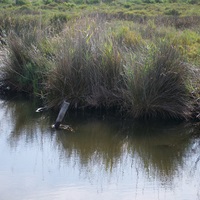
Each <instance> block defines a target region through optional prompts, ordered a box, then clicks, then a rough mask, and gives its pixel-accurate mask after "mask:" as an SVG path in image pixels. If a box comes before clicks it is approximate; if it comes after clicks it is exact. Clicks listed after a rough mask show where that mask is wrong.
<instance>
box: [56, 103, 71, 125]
mask: <svg viewBox="0 0 200 200" xmlns="http://www.w3.org/2000/svg"><path fill="white" fill-rule="evenodd" d="M68 107H69V103H68V102H66V101H63V103H62V105H61V109H60V112H59V114H58V117H57V119H56V123H55V125H54V127H55V129H58V128H59V126H60V124H61V122H62V120H63V118H64V116H65V113H66V112H67V109H68Z"/></svg>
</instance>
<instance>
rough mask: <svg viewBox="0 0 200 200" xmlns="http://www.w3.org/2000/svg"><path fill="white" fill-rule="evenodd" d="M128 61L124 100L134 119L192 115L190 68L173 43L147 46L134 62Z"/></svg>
mask: <svg viewBox="0 0 200 200" xmlns="http://www.w3.org/2000/svg"><path fill="white" fill-rule="evenodd" d="M141 58H142V59H141ZM128 64H129V66H128V65H127V69H128V70H127V73H126V76H127V78H126V83H127V88H126V90H125V96H126V98H125V101H124V102H125V103H126V105H125V107H126V108H129V112H131V113H132V115H133V116H134V117H135V118H145V119H149V118H158V117H159V118H173V119H188V118H190V116H191V104H190V92H189V90H188V87H187V80H188V71H189V70H188V68H187V65H186V63H184V60H183V59H182V57H181V56H180V54H179V53H178V52H177V50H176V49H175V48H174V47H173V46H169V44H161V45H159V46H157V48H156V49H154V48H153V50H152V49H148V52H146V56H145V57H140V59H139V61H137V62H135V65H133V66H132V65H131V63H128Z"/></svg>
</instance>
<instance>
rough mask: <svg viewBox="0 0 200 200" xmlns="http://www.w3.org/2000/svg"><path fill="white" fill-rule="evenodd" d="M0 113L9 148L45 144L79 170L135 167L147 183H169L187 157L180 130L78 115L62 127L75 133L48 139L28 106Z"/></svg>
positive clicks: (186, 130)
mask: <svg viewBox="0 0 200 200" xmlns="http://www.w3.org/2000/svg"><path fill="white" fill-rule="evenodd" d="M3 109H5V111H6V113H7V114H6V116H7V118H8V121H9V123H11V126H12V130H13V131H12V132H11V133H10V135H9V136H8V141H9V143H10V145H11V147H16V146H17V145H18V142H20V141H21V142H23V141H24V142H25V143H26V144H34V143H35V142H36V144H37V145H43V143H45V141H46V140H48V141H51V142H52V143H53V144H51V145H53V146H54V148H53V149H52V151H56V150H58V154H59V155H58V156H60V158H62V159H64V160H63V161H64V163H65V160H66V161H67V162H72V163H73V162H74V164H75V163H76V164H79V165H80V166H79V167H80V169H83V170H84V169H87V170H88V171H89V170H90V169H91V171H92V169H94V168H95V169H97V170H99V171H101V172H103V171H105V172H107V173H110V174H112V173H113V172H115V170H116V169H117V170H118V169H119V168H120V169H121V168H123V167H125V166H127V165H128V166H129V165H133V166H134V165H136V166H140V170H141V171H143V170H144V172H145V173H147V174H148V175H149V177H151V178H156V177H157V178H158V177H159V178H160V180H161V181H163V180H164V181H172V180H173V177H174V175H175V173H178V172H179V170H181V169H182V167H183V166H184V159H187V156H188V154H189V153H188V148H189V147H190V144H191V139H192V137H191V131H192V129H190V127H186V126H185V125H184V124H177V123H176V124H174V125H173V124H170V123H169V124H168V125H166V124H164V123H146V124H145V125H144V123H140V122H137V123H136V122H135V123H132V122H128V121H124V122H123V121H120V122H119V121H116V119H115V120H112V119H111V120H98V119H95V120H94V117H92V118H93V119H92V120H91V119H88V118H87V117H85V116H84V115H83V116H82V117H80V116H79V117H80V118H79V117H78V116H74V115H73V114H70V116H69V117H68V118H67V119H66V121H67V124H70V125H72V127H73V129H74V130H75V132H66V131H59V133H57V134H53V135H52V134H51V131H50V129H49V128H48V127H50V122H49V117H47V116H46V115H43V117H44V118H43V119H42V120H41V115H39V114H38V113H34V110H35V105H34V104H32V103H31V104H30V102H26V101H17V102H7V103H4V106H3ZM47 124H48V125H47ZM49 138H50V140H49ZM21 142H20V144H21ZM41 147H42V146H41ZM124 173H126V172H125V171H124ZM176 175H177V174H176Z"/></svg>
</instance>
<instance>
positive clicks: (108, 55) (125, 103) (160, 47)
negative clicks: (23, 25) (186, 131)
mask: <svg viewBox="0 0 200 200" xmlns="http://www.w3.org/2000/svg"><path fill="white" fill-rule="evenodd" d="M156 23H157V22H156V21H154V20H149V21H148V22H147V23H144V24H142V23H138V24H135V23H130V22H127V21H123V22H119V21H117V20H112V21H109V20H108V21H107V20H104V18H102V16H100V17H96V18H91V17H81V18H79V19H76V20H71V21H67V22H65V23H63V26H62V28H61V29H59V30H58V29H56V30H55V31H54V29H53V27H54V26H53V27H51V26H52V25H49V24H48V26H46V27H45V29H43V30H41V28H40V27H41V26H35V28H34V29H30V28H28V29H27V30H26V31H25V32H21V33H20V34H18V31H16V32H17V33H16V34H13V33H11V35H9V37H8V38H7V41H8V45H7V47H6V50H7V52H8V55H7V59H6V60H5V65H4V67H3V68H2V75H3V78H4V83H5V85H8V86H10V87H11V89H12V90H17V91H20V92H26V93H29V94H33V95H40V97H41V98H42V99H43V100H44V102H45V104H46V105H47V106H48V107H49V108H58V107H59V105H60V104H61V102H62V101H63V100H66V101H68V102H70V106H71V109H105V110H108V109H113V110H116V111H118V112H119V113H122V114H125V115H128V116H131V117H133V118H142V119H150V118H163V119H169V118H170V119H181V120H187V119H189V118H190V117H191V116H192V112H193V111H194V107H195V106H196V105H195V104H196V102H197V101H196V99H195V98H197V97H198V93H200V92H199V89H198V88H197V85H198V84H196V83H197V82H198V81H197V80H198V77H199V76H198V75H197V74H195V75H196V76H193V75H192V72H191V71H193V72H194V71H195V70H193V69H197V67H196V66H195V65H193V68H192V69H190V67H191V64H188V62H189V61H190V59H189V54H188V51H186V50H187V49H188V48H189V46H190V48H191V47H192V46H195V47H196V45H197V48H198V42H199V33H198V32H197V31H195V30H193V31H185V32H184V31H182V30H176V29H175V27H170V31H169V30H168V29H166V28H165V27H164V26H158V25H157V24H156ZM14 30H16V29H14ZM24 30H25V29H24ZM171 32H172V33H176V34H177V33H178V34H177V36H176V37H174V35H172V34H171ZM25 33H26V34H25ZM190 33H193V34H190ZM182 48H184V50H185V51H182ZM197 50H198V49H197ZM195 56H196V54H195ZM196 57H197V58H196ZM196 57H195V58H196V59H197V60H198V56H196ZM197 63H198V62H197ZM194 88H197V89H194ZM193 93H195V95H194V94H193ZM194 102H195V103H194ZM194 105H195V106H194Z"/></svg>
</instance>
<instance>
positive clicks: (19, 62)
mask: <svg viewBox="0 0 200 200" xmlns="http://www.w3.org/2000/svg"><path fill="white" fill-rule="evenodd" d="M26 41H27V40H26ZM29 42H30V41H29ZM29 42H28V43H26V42H25V41H23V40H22V38H19V37H18V36H17V35H16V34H11V35H9V37H8V46H7V47H6V51H7V52H8V53H7V56H6V57H5V59H4V65H3V67H2V68H1V73H2V77H3V82H4V84H5V85H7V86H9V87H10V89H11V91H18V92H25V93H28V94H34V95H37V94H38V93H39V91H40V90H41V83H42V82H43V75H44V72H45V70H46V65H47V63H46V60H45V58H43V57H42V56H41V55H40V51H39V49H37V47H36V46H34V43H32V45H30V43H29Z"/></svg>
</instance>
